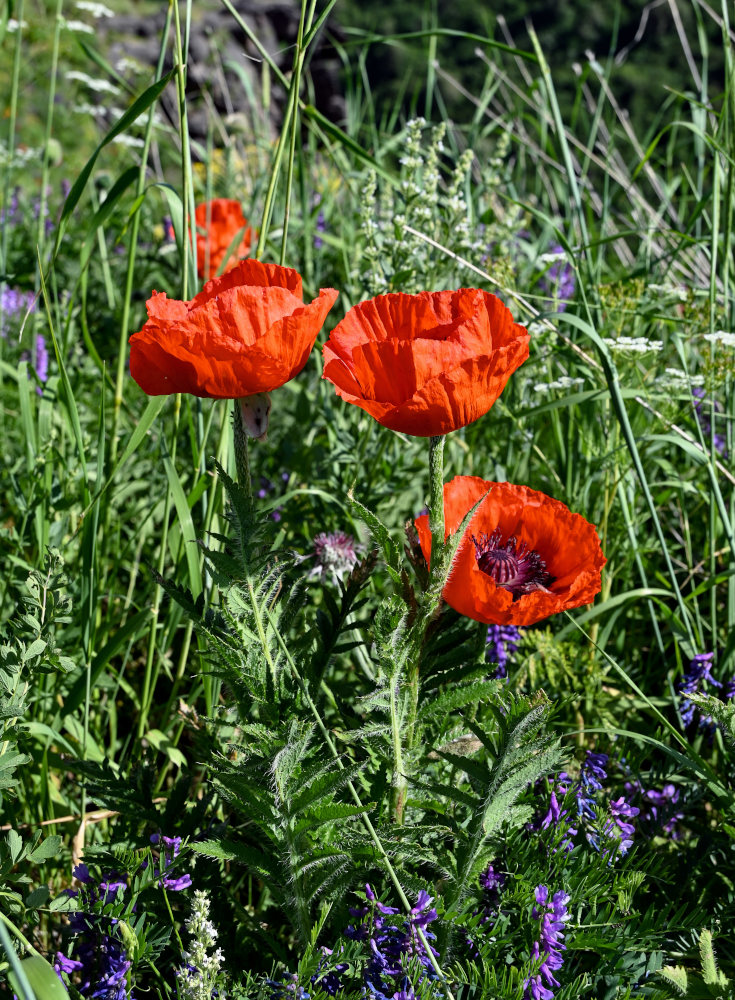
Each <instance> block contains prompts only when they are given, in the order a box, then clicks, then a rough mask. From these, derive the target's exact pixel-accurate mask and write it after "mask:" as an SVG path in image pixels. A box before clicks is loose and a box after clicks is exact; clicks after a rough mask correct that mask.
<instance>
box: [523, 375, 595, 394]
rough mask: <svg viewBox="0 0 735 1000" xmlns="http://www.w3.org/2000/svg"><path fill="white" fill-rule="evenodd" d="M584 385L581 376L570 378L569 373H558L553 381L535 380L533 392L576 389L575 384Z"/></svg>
mask: <svg viewBox="0 0 735 1000" xmlns="http://www.w3.org/2000/svg"><path fill="white" fill-rule="evenodd" d="M580 385H584V379H583V378H572V377H571V375H560V376H559V378H558V379H555V380H554V381H553V382H537V383H536V385H535V386H534V387H533V391H534V392H551V390H552V389H576V388H577V386H580Z"/></svg>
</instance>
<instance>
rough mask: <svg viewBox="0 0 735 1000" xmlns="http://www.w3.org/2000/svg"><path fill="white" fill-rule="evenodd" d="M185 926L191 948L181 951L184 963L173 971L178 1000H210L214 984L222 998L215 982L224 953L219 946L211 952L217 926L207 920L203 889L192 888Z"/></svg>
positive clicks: (222, 999)
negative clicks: (174, 972) (189, 909)
mask: <svg viewBox="0 0 735 1000" xmlns="http://www.w3.org/2000/svg"><path fill="white" fill-rule="evenodd" d="M186 929H187V931H188V932H189V934H190V935H191V951H187V952H184V961H185V962H186V965H184V966H183V967H182V968H180V969H177V971H176V978H177V980H178V996H179V997H180V1000H211V997H212V990H213V989H214V988H215V987H217V996H218V997H220V998H221V1000H224V993H223V992H222V989H221V987H220V985H219V984H218V982H217V980H218V978H219V975H220V970H221V968H222V962H223V960H224V956H223V954H222V949H221V948H217V950H216V951H213V952H211V953H210V949H212V948H214V945H215V943H216V941H217V928H216V927H215V926H214V924H213V923H212V921H211V920H210V919H209V897H208V896H207V894H206V892H201V891H200V890H198V889H197V890H196V891H195V893H194V898H193V899H192V902H191V916H190V917H189V919H188V920H187V921H186Z"/></svg>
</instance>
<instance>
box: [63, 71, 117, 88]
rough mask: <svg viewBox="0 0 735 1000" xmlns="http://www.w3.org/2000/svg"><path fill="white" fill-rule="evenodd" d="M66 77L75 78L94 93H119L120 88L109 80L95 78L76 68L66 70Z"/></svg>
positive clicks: (68, 78)
mask: <svg viewBox="0 0 735 1000" xmlns="http://www.w3.org/2000/svg"><path fill="white" fill-rule="evenodd" d="M66 78H67V80H76V81H77V82H78V83H83V84H85V86H87V87H89V89H90V90H91V91H92V92H93V93H95V94H119V93H120V88H119V87H118V86H116V85H115V84H114V83H110V81H109V80H95V79H94V78H93V77H91V76H88V74H87V73H82V72H81V71H80V70H78V69H70V70H68V72H67V74H66Z"/></svg>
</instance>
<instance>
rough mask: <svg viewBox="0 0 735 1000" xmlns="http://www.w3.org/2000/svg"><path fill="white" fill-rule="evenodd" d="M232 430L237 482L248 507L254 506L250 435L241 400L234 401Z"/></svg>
mask: <svg viewBox="0 0 735 1000" xmlns="http://www.w3.org/2000/svg"><path fill="white" fill-rule="evenodd" d="M232 430H233V438H234V445H235V468H236V470H237V481H238V483H239V484H240V486H241V487H242V489H243V490H244V491H245V495H246V497H247V501H248V506H249V507H252V506H253V487H252V483H251V480H250V458H249V456H248V434H247V431H246V430H245V425H244V423H243V419H242V410H241V409H240V400H239V399H235V400H233V413H232Z"/></svg>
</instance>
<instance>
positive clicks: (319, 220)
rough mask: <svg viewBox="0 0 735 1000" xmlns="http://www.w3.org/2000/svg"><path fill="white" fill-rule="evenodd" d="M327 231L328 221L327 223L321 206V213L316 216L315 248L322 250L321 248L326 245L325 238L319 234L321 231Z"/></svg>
mask: <svg viewBox="0 0 735 1000" xmlns="http://www.w3.org/2000/svg"><path fill="white" fill-rule="evenodd" d="M326 231H327V223H326V220H325V218H324V212H323V211H322V209H321V208H320V209H319V214H318V215H317V217H316V232H315V233H314V249H315V250H321V248H322V247H323V246H324V240H323V239H322V238H321V236H320V235H319V234H320V233H326Z"/></svg>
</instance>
